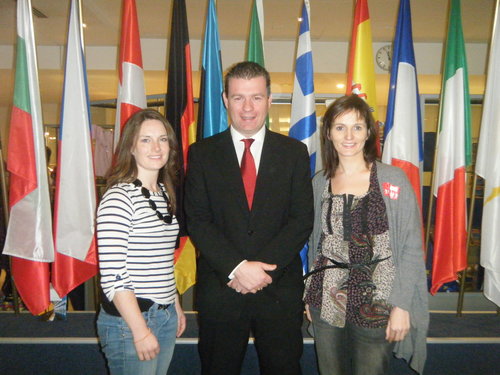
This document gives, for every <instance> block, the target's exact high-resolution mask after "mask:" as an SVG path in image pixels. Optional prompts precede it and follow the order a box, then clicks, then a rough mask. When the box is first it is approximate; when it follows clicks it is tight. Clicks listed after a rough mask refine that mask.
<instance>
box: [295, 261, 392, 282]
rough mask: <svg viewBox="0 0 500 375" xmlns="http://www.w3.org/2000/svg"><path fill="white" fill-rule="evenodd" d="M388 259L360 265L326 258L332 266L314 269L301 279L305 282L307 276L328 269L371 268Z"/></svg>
mask: <svg viewBox="0 0 500 375" xmlns="http://www.w3.org/2000/svg"><path fill="white" fill-rule="evenodd" d="M390 257H391V256H388V257H385V258H379V259H373V260H370V261H369V262H362V263H342V262H337V261H335V260H333V259H330V258H327V259H328V260H329V261H330V262H332V263H333V264H330V265H328V266H323V267H319V268H316V269H314V270H312V271H311V272H308V273H306V274H305V275H304V277H303V279H304V280H305V279H307V278H308V277H309V276H311V275H314V274H315V273H318V272H321V271H324V270H327V269H330V268H344V269H348V270H352V269H356V268H361V267H364V266H371V265H372V264H376V263H380V262H382V261H384V260H387V259H389V258H390Z"/></svg>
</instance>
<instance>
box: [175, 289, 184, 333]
mask: <svg viewBox="0 0 500 375" xmlns="http://www.w3.org/2000/svg"><path fill="white" fill-rule="evenodd" d="M175 311H177V337H180V336H181V335H182V334H183V333H184V331H185V330H186V315H185V314H184V310H182V306H181V302H180V300H179V295H178V294H176V295H175Z"/></svg>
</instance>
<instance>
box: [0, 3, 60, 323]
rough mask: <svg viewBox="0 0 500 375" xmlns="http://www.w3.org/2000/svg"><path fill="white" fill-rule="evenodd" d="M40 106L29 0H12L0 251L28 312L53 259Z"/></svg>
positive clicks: (44, 288) (43, 305)
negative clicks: (0, 244)
mask: <svg viewBox="0 0 500 375" xmlns="http://www.w3.org/2000/svg"><path fill="white" fill-rule="evenodd" d="M45 155H46V151H45V143H44V129H43V121H42V109H41V105H40V89H39V86H38V71H37V61H36V51H35V37H34V32H33V19H32V15H31V1H30V0H18V2H17V60H16V77H15V86H14V101H13V108H12V116H11V122H10V134H9V148H8V155H7V169H8V170H9V172H10V191H9V207H10V219H9V226H8V228H7V237H6V241H5V247H4V250H3V253H4V254H6V255H11V256H12V275H13V277H14V282H15V284H16V287H17V290H18V291H19V294H20V295H21V297H22V299H23V301H24V304H25V305H26V307H27V308H28V309H29V310H30V312H31V313H32V314H33V315H38V314H40V313H42V312H43V311H44V310H46V309H47V308H48V306H49V304H50V302H49V264H48V263H49V262H52V261H53V260H54V244H53V239H52V225H51V222H52V220H51V211H50V199H49V188H48V179H47V162H46V158H45Z"/></svg>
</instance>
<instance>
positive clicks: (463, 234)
mask: <svg viewBox="0 0 500 375" xmlns="http://www.w3.org/2000/svg"><path fill="white" fill-rule="evenodd" d="M461 19H462V16H461V10H460V0H451V8H450V13H449V21H448V36H447V41H446V55H445V62H444V69H443V71H444V73H443V85H442V89H441V106H440V111H439V112H440V113H439V129H438V132H439V134H438V141H437V151H436V152H437V156H436V165H435V169H434V173H435V177H434V184H433V194H434V196H435V197H436V216H435V227H434V255H433V265H432V287H431V293H432V294H434V293H436V292H437V291H438V290H439V288H440V287H441V286H442V285H443V284H444V283H447V282H450V281H454V280H457V278H458V272H460V271H462V270H464V269H465V268H466V267H467V259H466V247H467V210H466V191H465V187H466V171H465V169H466V167H467V166H469V165H470V163H471V120H470V98H469V81H468V80H469V79H468V73H467V60H466V56H465V43H464V37H463V31H462V20H461Z"/></svg>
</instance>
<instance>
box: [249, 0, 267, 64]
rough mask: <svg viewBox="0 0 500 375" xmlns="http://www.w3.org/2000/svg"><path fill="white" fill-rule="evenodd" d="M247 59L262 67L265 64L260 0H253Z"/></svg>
mask: <svg viewBox="0 0 500 375" xmlns="http://www.w3.org/2000/svg"><path fill="white" fill-rule="evenodd" d="M247 60H248V61H252V62H255V63H257V64H260V65H261V66H262V67H265V66H266V65H265V63H264V7H263V5H262V0H255V1H254V3H253V7H252V20H251V22H250V35H249V37H248V51H247Z"/></svg>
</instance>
